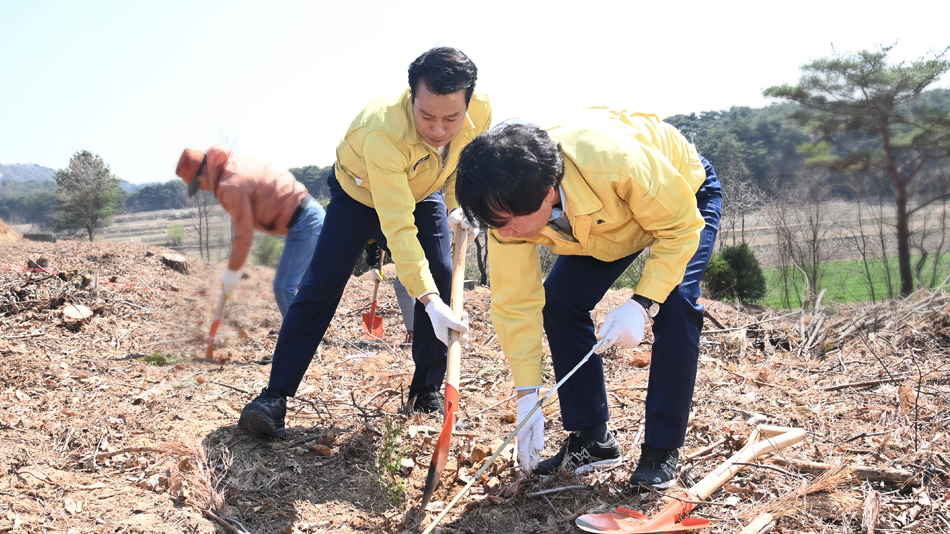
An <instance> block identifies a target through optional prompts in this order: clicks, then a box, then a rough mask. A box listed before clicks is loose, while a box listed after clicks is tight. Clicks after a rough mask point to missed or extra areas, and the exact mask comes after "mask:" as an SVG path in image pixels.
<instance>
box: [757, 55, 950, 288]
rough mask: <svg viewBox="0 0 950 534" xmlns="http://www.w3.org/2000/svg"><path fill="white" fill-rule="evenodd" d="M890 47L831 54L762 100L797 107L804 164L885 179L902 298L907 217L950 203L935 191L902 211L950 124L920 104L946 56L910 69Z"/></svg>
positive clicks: (944, 144) (948, 136)
mask: <svg viewBox="0 0 950 534" xmlns="http://www.w3.org/2000/svg"><path fill="white" fill-rule="evenodd" d="M891 48H892V47H881V48H880V49H879V50H877V51H867V50H864V51H861V52H858V53H855V54H838V53H835V54H834V55H833V56H832V57H830V58H822V59H819V60H817V61H814V62H812V63H810V64H808V65H805V66H803V67H802V73H803V74H802V77H801V79H800V81H799V82H798V84H797V85H794V86H793V85H781V86H775V87H770V88H768V89H766V90H765V95H766V96H771V97H775V98H783V99H786V100H789V101H792V102H797V103H798V104H801V106H799V108H797V109H796V111H795V112H794V113H792V114H791V118H793V119H794V120H795V121H797V122H798V123H799V124H801V125H803V126H807V127H808V128H809V130H810V132H811V134H812V141H811V142H810V143H808V144H806V145H804V146H803V152H804V153H805V155H806V156H807V157H808V160H809V162H810V163H817V164H822V165H826V166H828V167H830V168H833V169H835V170H839V171H864V170H868V169H880V170H882V171H884V173H885V174H886V175H887V176H888V177H889V179H890V182H891V187H892V188H893V191H894V203H895V207H896V209H897V221H896V223H897V224H896V226H897V259H898V264H899V267H900V277H901V291H900V293H901V295H903V296H906V295H908V294H910V293H911V292H912V291H913V286H914V280H913V274H912V269H911V264H910V260H911V258H910V225H909V223H908V220H909V217H910V215H911V214H912V213H913V212H914V211H916V210H919V209H921V208H922V207H924V206H926V205H927V204H929V203H930V202H933V201H935V200H938V199H941V198H944V197H946V196H950V191H940V192H936V194H935V195H934V196H933V197H931V198H930V199H928V200H925V201H923V202H922V203H921V204H920V205H918V206H916V207H913V208H909V207H908V188H909V186H910V185H911V182H913V181H914V179H915V178H916V177H917V176H919V175H921V174H923V173H922V171H923V170H924V169H926V168H927V165H928V164H931V163H932V162H934V161H937V160H940V159H944V158H948V157H950V116H948V115H947V113H946V110H945V109H943V110H942V109H939V108H938V107H936V106H934V105H932V104H931V103H930V102H927V101H926V100H924V99H920V98H919V97H920V96H921V94H922V93H923V92H924V90H925V89H926V88H927V87H928V86H930V85H931V84H933V83H934V82H936V81H937V80H939V79H940V78H941V77H942V76H943V75H944V73H946V72H947V71H948V70H950V61H948V60H947V59H946V57H947V53H948V52H950V48H947V49H944V50H943V51H942V52H937V53H934V54H933V56H932V57H922V58H920V59H918V60H916V61H912V62H909V63H907V62H901V63H898V64H896V65H891V64H889V63H888V61H887V55H888V53H889V52H890V51H891Z"/></svg>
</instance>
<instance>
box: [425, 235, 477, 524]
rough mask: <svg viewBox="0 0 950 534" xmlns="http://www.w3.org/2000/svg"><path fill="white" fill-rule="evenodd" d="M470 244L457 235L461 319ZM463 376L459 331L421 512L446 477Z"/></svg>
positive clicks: (456, 300)
mask: <svg viewBox="0 0 950 534" xmlns="http://www.w3.org/2000/svg"><path fill="white" fill-rule="evenodd" d="M466 244H468V236H467V233H466V232H465V231H464V230H461V229H459V230H458V231H457V232H456V233H455V239H454V240H453V242H452V299H451V302H452V312H453V313H454V314H455V315H456V316H461V315H462V311H463V309H464V306H463V302H462V301H463V299H464V293H465V291H464V290H465V245H466ZM461 374H462V344H461V342H460V340H459V333H458V332H456V331H455V330H452V331H450V332H449V352H448V361H447V363H446V369H445V420H444V421H443V422H442V432H440V433H439V441H437V442H436V444H435V450H433V451H432V461H430V462H429V472H428V474H426V485H425V489H424V490H423V492H422V505H421V506H420V507H419V513H420V514H424V513H425V510H426V505H427V504H429V499H430V498H432V492H434V491H435V488H436V486H438V485H439V477H440V476H442V469H443V468H444V467H445V462H446V460H448V458H449V448H450V445H451V444H452V430H453V429H454V428H455V417H456V415H457V414H458V409H459V390H458V387H459V379H460V378H461Z"/></svg>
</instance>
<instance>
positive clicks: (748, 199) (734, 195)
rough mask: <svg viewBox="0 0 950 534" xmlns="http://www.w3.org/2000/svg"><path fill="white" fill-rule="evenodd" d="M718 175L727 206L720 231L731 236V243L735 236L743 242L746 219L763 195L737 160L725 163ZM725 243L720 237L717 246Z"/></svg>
mask: <svg viewBox="0 0 950 534" xmlns="http://www.w3.org/2000/svg"><path fill="white" fill-rule="evenodd" d="M719 176H720V178H722V198H723V204H727V205H728V206H729V209H728V210H724V212H723V214H722V222H721V223H720V225H719V229H720V232H722V231H723V230H726V231H727V232H728V235H729V236H731V238H732V244H733V245H735V244H736V237H737V236H738V237H739V242H740V243H745V242H746V235H745V230H746V220H747V219H749V218H750V217H751V216H752V214H753V213H754V212H755V211H756V210H758V209H759V208H760V207H761V206H762V199H763V197H764V195H763V193H762V191H761V190H760V189H759V188H758V187H756V186H755V185H754V184H752V183H751V182H750V180H749V179H750V178H751V177H752V173H751V172H749V169H748V168H747V167H746V166H745V165H743V164H742V162H741V161H739V160H731V161H730V162H729V163H727V164H726V165H725V167H724V168H723V169H722V171H720V172H719ZM737 226H738V230H737V229H736V227H737ZM723 237H726V236H723ZM725 243H726V239H720V240H719V247H720V248H722V247H723V246H725Z"/></svg>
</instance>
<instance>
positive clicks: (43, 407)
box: [0, 241, 950, 533]
mask: <svg viewBox="0 0 950 534" xmlns="http://www.w3.org/2000/svg"><path fill="white" fill-rule="evenodd" d="M169 252H171V251H168V250H164V249H161V248H156V247H146V246H143V245H135V244H127V243H86V242H79V241H73V242H60V243H55V244H52V243H34V242H23V241H20V242H14V243H10V244H5V245H4V246H3V247H0V294H2V295H3V297H2V299H0V358H2V361H3V365H2V366H0V384H2V385H3V387H2V388H0V486H2V487H3V488H5V490H4V492H3V495H4V497H3V498H2V499H0V506H2V508H3V513H0V530H4V531H6V530H14V531H16V530H24V531H33V530H37V531H38V530H40V529H42V530H44V531H49V532H68V531H76V532H86V531H89V532H99V531H102V532H105V531H108V532H141V533H146V532H148V533H166V532H167V533H172V532H175V533H177V532H201V533H211V532H229V533H233V532H260V533H265V532H267V533H269V532H307V533H309V532H391V533H397V532H398V533H402V532H408V531H412V530H413V529H415V528H416V527H417V525H416V523H415V517H416V514H417V512H418V510H417V507H418V504H419V499H420V498H421V489H422V487H423V484H424V481H425V476H426V469H427V465H428V462H429V459H430V457H431V454H432V446H433V443H434V441H435V432H436V430H437V429H439V428H441V426H442V421H441V418H440V417H439V416H437V415H431V416H422V415H416V416H412V417H407V416H405V415H400V409H401V407H402V405H403V403H404V402H405V400H406V399H405V390H406V388H407V386H408V381H409V380H410V378H411V372H412V358H411V354H410V351H409V350H408V348H406V347H403V346H401V345H400V344H398V341H399V340H401V339H402V337H403V335H404V331H403V327H402V321H401V319H400V316H399V309H398V306H397V303H396V299H395V295H394V293H393V290H392V286H391V283H390V282H389V281H390V280H391V279H392V274H393V273H392V266H391V265H390V266H387V267H386V269H385V271H386V272H387V282H386V283H384V284H383V285H382V287H381V290H380V297H379V299H380V305H379V309H378V311H379V314H380V315H381V316H382V317H383V318H384V320H385V329H386V337H387V339H386V340H384V341H387V342H388V343H386V342H378V341H373V340H369V339H367V338H366V337H364V335H363V332H362V327H361V315H362V313H363V312H365V311H368V306H369V303H370V298H371V294H372V282H371V280H370V279H369V275H364V276H363V277H361V278H351V280H350V283H349V284H348V286H347V288H346V292H345V294H344V296H343V300H342V301H341V304H340V308H339V310H338V313H337V315H336V317H335V318H334V319H333V322H332V323H331V325H330V328H329V330H328V333H327V336H326V338H325V340H324V343H323V344H322V345H321V348H320V350H319V352H318V354H317V355H316V357H315V358H314V361H313V363H312V364H311V365H310V368H309V370H308V373H307V375H306V377H305V378H304V380H303V383H302V384H301V386H300V389H299V391H298V394H297V396H296V397H295V398H293V399H290V400H289V401H288V412H287V427H288V430H289V438H288V439H287V440H279V441H272V442H267V441H261V440H258V439H256V438H254V437H249V436H246V435H243V434H242V433H240V432H239V431H238V429H237V425H236V423H237V419H238V415H239V413H240V410H241V409H242V407H243V406H244V404H245V403H246V402H248V401H249V400H251V399H252V398H253V397H254V396H255V395H256V394H257V392H259V391H260V388H262V387H263V386H265V385H266V383H267V379H268V373H269V367H268V366H262V365H258V364H257V362H258V361H259V360H260V359H261V358H262V357H263V356H265V355H268V354H270V353H271V352H272V350H273V347H274V344H275V343H276V339H277V333H278V330H279V327H280V314H279V312H278V311H277V307H276V305H275V304H274V299H273V294H272V291H271V289H270V285H271V283H272V280H273V270H270V269H265V268H257V267H248V268H245V269H244V270H243V272H244V273H245V275H246V276H245V277H244V279H242V281H241V283H240V284H239V285H238V288H237V290H236V295H235V297H234V298H232V299H231V300H230V301H229V302H228V304H227V307H226V311H225V318H224V320H223V321H222V324H221V328H220V330H219V331H218V334H217V344H216V347H215V351H214V360H204V359H203V356H204V352H205V347H206V343H207V334H208V327H209V326H210V321H211V315H212V311H213V307H214V304H215V301H216V299H217V292H218V287H219V286H218V284H219V282H218V281H219V279H220V269H219V268H217V267H215V266H212V265H209V264H208V263H206V262H203V261H200V260H198V259H196V258H187V262H188V270H187V271H188V273H189V274H183V273H181V272H179V271H177V270H174V269H172V268H170V267H168V266H167V265H165V264H164V263H163V262H162V261H161V257H162V255H163V254H165V253H169ZM627 296H628V295H627V294H626V293H624V292H611V293H610V294H608V295H607V297H606V298H605V299H604V301H603V302H601V303H600V304H599V305H598V307H597V308H596V309H595V311H594V314H593V315H594V317H595V320H597V321H598V322H600V321H602V320H603V318H604V316H605V314H606V312H607V311H609V310H610V309H612V308H613V307H614V306H616V305H618V304H620V303H621V302H623V301H624V300H625V299H626V298H627ZM465 298H466V309H467V310H468V313H469V315H470V318H471V319H470V320H471V326H472V333H471V340H470V342H469V344H468V346H467V347H466V348H465V349H464V353H463V364H462V380H461V406H460V418H459V421H458V423H457V426H456V431H455V438H454V439H453V448H452V451H453V453H452V457H451V458H450V459H449V463H448V465H447V466H446V468H445V471H444V472H443V478H442V481H441V484H440V486H439V487H438V488H437V490H436V493H435V496H434V497H433V502H432V503H431V504H430V506H431V507H432V509H431V510H438V509H440V508H441V507H444V506H445V503H447V502H448V501H449V500H451V499H452V498H453V497H454V496H455V495H456V494H457V492H458V491H459V490H460V489H461V487H462V486H463V485H464V484H465V483H467V482H468V481H469V480H471V477H472V476H473V475H474V473H475V471H476V470H477V469H478V467H479V466H480V465H481V462H484V454H485V452H486V451H489V452H490V451H491V449H492V448H493V447H494V446H495V444H497V443H499V442H500V439H501V438H504V437H505V435H506V434H507V433H508V432H509V431H511V430H512V428H513V426H514V420H515V417H516V406H515V404H514V402H513V401H512V400H511V393H512V388H511V377H510V373H509V370H508V365H507V363H506V361H505V359H504V356H503V354H502V352H501V348H500V347H499V346H498V342H497V338H496V336H495V335H494V330H493V328H492V326H491V323H490V317H489V308H490V295H489V293H488V291H487V290H486V289H484V288H479V289H476V290H474V291H469V292H467V293H466V295H465ZM948 303H950V302H948V300H947V298H946V297H945V296H943V295H929V294H926V295H925V294H921V295H917V296H915V298H913V299H909V300H907V301H903V302H898V303H886V304H879V305H875V306H863V307H855V308H847V309H842V310H834V311H831V310H809V311H808V312H807V313H789V312H777V311H775V310H769V309H763V308H754V307H736V306H732V305H727V304H723V303H718V302H709V303H707V304H708V310H709V311H710V315H709V318H708V321H707V324H706V331H705V332H704V335H703V341H702V355H701V359H700V369H699V375H698V377H697V384H696V396H695V400H694V406H693V414H692V417H691V425H690V429H689V432H688V434H687V437H686V444H685V445H684V447H683V448H682V449H681V456H682V460H681V472H680V485H681V486H684V487H685V486H689V485H691V484H692V483H694V482H695V481H696V480H698V479H699V478H701V477H702V476H704V475H705V474H707V473H709V472H710V471H712V470H713V469H715V467H716V466H717V465H719V464H720V463H721V462H722V461H723V459H724V458H726V457H727V456H729V455H730V454H731V453H732V452H733V451H734V450H736V448H738V447H740V446H741V445H742V443H743V440H744V439H745V437H746V436H748V435H749V432H750V431H751V429H752V428H753V427H754V425H756V424H758V423H759V422H763V421H765V422H769V423H771V424H777V425H782V426H795V427H800V428H804V429H806V430H807V431H808V432H809V438H808V441H807V443H806V444H803V445H798V446H794V447H791V448H789V449H786V450H784V451H782V453H781V454H777V455H775V456H774V457H773V458H771V459H769V460H766V461H764V462H762V465H753V466H748V467H746V468H745V469H744V470H743V471H742V472H740V473H739V474H738V475H737V476H736V477H734V478H733V479H732V480H731V481H730V483H729V484H728V485H727V486H725V487H724V489H723V490H721V491H719V492H717V493H715V494H714V495H713V496H712V497H710V499H709V502H710V503H711V505H706V506H702V507H700V508H699V510H698V511H697V512H694V513H695V515H698V516H701V517H707V518H711V519H718V520H719V521H717V522H714V523H713V526H712V527H710V528H709V529H707V531H708V532H736V531H738V530H739V529H740V525H741V524H745V523H748V522H749V521H751V520H752V519H753V518H754V517H756V516H758V515H759V514H761V513H763V512H769V513H771V514H772V515H773V516H775V517H776V518H777V519H776V521H777V527H778V529H779V530H782V531H783V532H786V531H787V532H843V531H848V532H857V531H866V530H868V529H867V528H862V527H861V523H862V515H863V514H864V511H865V509H866V504H867V509H868V510H871V512H873V510H874V506H873V504H874V502H879V503H880V506H879V507H878V509H879V510H880V515H879V516H878V517H877V518H876V519H874V523H873V524H872V527H869V528H873V525H876V526H877V528H879V529H894V530H897V529H908V530H916V531H919V532H936V531H940V530H941V529H943V528H944V526H945V521H946V519H945V516H946V513H947V512H946V510H947V508H948V499H947V495H948V490H947V486H948V483H950V481H948V479H947V476H948V475H947V472H948V471H950V447H948V444H947V442H948V438H947V435H946V430H945V428H946V425H945V422H946V420H947V419H948V409H947V406H948V405H947V401H946V399H947V398H950V391H948V389H950V388H948V383H950V380H948V376H947V365H946V363H945V362H946V356H945V354H946V350H947V344H948V341H947V340H948V331H950V327H948V326H947V325H950V311H948ZM69 306H85V307H87V308H88V309H89V310H91V311H92V316H91V317H89V318H88V319H87V320H85V321H76V320H72V319H68V318H66V317H65V316H64V314H63V309H64V308H66V307H69ZM650 341H651V339H650V337H649V335H648V339H647V341H646V342H645V343H644V345H642V346H641V347H638V348H637V349H633V350H611V351H608V353H607V354H606V356H605V357H604V358H603V365H604V372H605V374H606V376H607V379H608V395H609V398H610V399H611V401H610V402H611V404H610V410H611V414H612V421H611V423H610V424H611V428H613V429H615V430H617V432H618V436H617V437H618V441H619V442H620V445H621V448H622V450H623V451H624V454H625V458H626V461H625V463H624V464H623V465H622V466H620V467H618V468H615V469H613V470H610V471H605V472H601V473H597V474H593V475H589V476H574V477H571V476H568V475H563V476H559V477H554V478H552V479H546V480H538V479H537V478H524V477H522V475H521V474H520V470H519V468H518V467H517V466H516V462H515V461H514V460H513V459H512V458H511V456H510V455H504V456H502V458H501V459H500V460H498V461H497V462H496V465H494V466H492V467H491V468H490V469H489V470H488V472H487V474H486V475H485V476H484V477H483V479H481V480H479V481H477V483H476V484H475V486H474V488H473V491H472V492H471V493H470V494H469V495H467V496H466V497H464V498H463V499H462V501H461V502H460V504H459V505H458V506H456V507H455V508H453V510H452V512H451V513H450V515H449V518H448V519H446V520H445V521H444V524H443V525H442V532H444V533H449V532H453V533H457V532H510V533H529V532H531V533H536V532H543V533H555V532H577V530H576V528H575V527H574V525H573V520H574V518H576V517H577V515H578V514H579V513H582V512H602V511H608V510H612V509H613V507H615V506H618V505H620V506H624V507H627V508H632V509H636V510H640V511H642V512H644V513H646V514H648V515H650V514H652V513H655V512H656V511H657V510H658V509H659V508H660V507H661V506H662V505H663V504H664V499H663V498H662V495H660V494H657V493H653V494H638V493H634V492H632V491H631V490H630V489H628V488H627V485H626V482H627V479H628V477H629V475H630V473H631V471H632V469H633V467H634V466H635V464H636V457H637V448H638V445H639V443H640V442H641V441H642V439H643V434H644V429H643V426H642V418H643V401H644V396H645V391H646V383H647V377H648V373H649V362H650ZM545 373H546V375H545V376H546V377H547V379H548V384H547V386H550V385H551V384H552V383H553V381H551V380H550V378H551V377H552V376H553V372H552V371H551V369H550V366H549V365H546V367H545ZM941 391H943V393H941ZM544 412H545V418H546V420H547V422H548V435H547V443H546V449H545V455H550V454H553V453H554V452H556V451H557V448H558V447H559V446H560V444H561V441H562V439H563V437H564V433H563V432H562V431H561V430H560V421H559V418H558V405H557V403H556V402H555V403H553V404H550V405H548V406H546V407H545V408H544ZM386 458H390V459H392V460H390V461H386ZM400 458H406V459H408V460H409V461H408V462H406V463H405V464H403V463H400V462H399V461H398V460H399V459H400ZM380 459H383V461H382V462H381V461H380ZM548 490H553V491H551V492H550V493H545V494H540V493H539V492H541V491H548ZM875 500H876V501H875ZM431 510H430V511H429V512H428V513H427V515H426V517H425V519H424V520H423V521H424V523H425V524H428V523H429V522H431V521H432V520H433V518H434V517H435V512H433V511H431ZM872 515H873V513H872Z"/></svg>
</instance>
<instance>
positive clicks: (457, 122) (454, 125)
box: [412, 80, 468, 148]
mask: <svg viewBox="0 0 950 534" xmlns="http://www.w3.org/2000/svg"><path fill="white" fill-rule="evenodd" d="M467 110H468V106H467V105H465V90H464V89H463V90H461V91H456V92H454V93H451V94H447V95H437V94H435V93H432V92H430V91H429V89H428V88H427V87H426V84H425V81H424V80H423V81H420V82H419V87H418V88H417V90H416V92H415V100H414V101H413V103H412V117H413V119H414V120H415V122H416V131H417V132H419V135H421V136H422V139H424V140H425V142H426V143H428V144H429V145H431V146H432V147H433V148H440V147H443V146H445V145H447V144H449V141H451V140H452V139H454V138H455V136H456V135H457V134H458V133H459V130H461V129H462V123H463V122H464V121H465V112H466V111H467Z"/></svg>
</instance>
